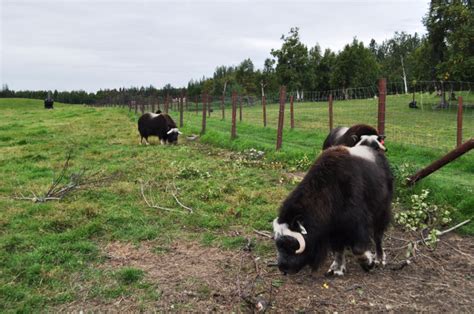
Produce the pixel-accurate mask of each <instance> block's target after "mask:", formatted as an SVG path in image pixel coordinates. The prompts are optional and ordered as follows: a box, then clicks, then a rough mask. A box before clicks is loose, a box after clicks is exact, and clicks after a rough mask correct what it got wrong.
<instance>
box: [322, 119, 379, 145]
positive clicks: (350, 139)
mask: <svg viewBox="0 0 474 314" xmlns="http://www.w3.org/2000/svg"><path fill="white" fill-rule="evenodd" d="M362 135H378V136H379V141H381V142H382V144H383V139H384V138H385V136H383V135H379V133H378V132H377V130H376V129H374V128H373V127H371V126H370V125H366V124H356V125H353V126H351V127H350V128H348V127H337V128H334V129H332V130H331V132H329V135H328V136H327V137H326V140H324V143H323V150H324V149H326V148H329V147H331V146H337V145H344V146H348V147H353V146H355V145H356V144H357V143H358V142H359V141H360V138H361V136H362Z"/></svg>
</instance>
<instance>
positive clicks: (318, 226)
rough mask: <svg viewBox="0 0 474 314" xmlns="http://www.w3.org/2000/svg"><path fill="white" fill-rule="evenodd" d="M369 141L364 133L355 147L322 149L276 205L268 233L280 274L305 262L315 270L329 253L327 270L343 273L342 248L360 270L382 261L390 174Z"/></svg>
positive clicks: (391, 186)
mask: <svg viewBox="0 0 474 314" xmlns="http://www.w3.org/2000/svg"><path fill="white" fill-rule="evenodd" d="M374 141H377V136H376V135H373V136H364V138H363V139H362V140H361V141H360V142H359V143H357V146H355V147H346V146H336V147H331V148H328V149H327V150H325V151H323V152H322V154H321V155H320V156H319V158H318V159H317V160H316V161H315V162H314V164H313V165H312V166H311V168H310V169H309V171H308V173H307V174H306V176H305V177H304V179H303V180H302V181H301V183H300V184H299V185H298V186H297V187H296V188H295V189H294V190H293V192H291V194H290V195H289V196H288V197H287V198H286V200H285V201H284V202H283V204H282V205H281V206H280V209H279V215H278V217H277V218H276V219H275V220H274V221H273V231H274V234H275V241H276V247H277V250H278V267H279V269H280V270H281V271H282V272H284V273H296V272H298V271H299V270H301V269H302V268H303V267H304V266H306V265H309V266H311V267H312V268H313V269H314V270H316V269H317V268H318V267H319V266H320V264H321V263H322V262H323V261H324V259H325V258H326V256H327V254H328V251H332V252H334V254H335V260H334V262H333V263H332V265H331V267H330V269H329V271H328V274H329V275H343V274H344V272H345V269H346V266H345V258H344V249H345V248H350V249H351V250H352V252H353V253H354V255H355V256H356V258H357V260H358V262H359V264H360V265H361V266H362V268H363V269H364V270H367V271H368V270H370V269H371V268H373V267H374V265H375V264H377V263H380V262H382V264H385V255H384V252H383V249H382V238H383V234H384V232H385V229H386V228H387V226H388V224H389V222H390V219H391V207H390V206H391V200H392V193H393V177H392V173H391V171H390V168H389V164H388V161H387V159H386V158H385V155H384V153H383V152H382V151H381V150H376V149H373V148H372V146H379V145H380V146H382V145H381V144H380V143H373V142H374ZM377 142H378V141H377ZM372 240H374V241H375V252H376V255H375V259H374V258H373V255H372V253H371V251H370V248H371V243H372Z"/></svg>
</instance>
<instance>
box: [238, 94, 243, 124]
mask: <svg viewBox="0 0 474 314" xmlns="http://www.w3.org/2000/svg"><path fill="white" fill-rule="evenodd" d="M237 99H238V101H239V121H240V122H242V96H240V95H238V96H237Z"/></svg>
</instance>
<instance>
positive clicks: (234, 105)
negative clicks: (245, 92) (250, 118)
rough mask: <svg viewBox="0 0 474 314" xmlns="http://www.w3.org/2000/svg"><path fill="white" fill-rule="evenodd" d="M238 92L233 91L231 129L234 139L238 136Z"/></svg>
mask: <svg viewBox="0 0 474 314" xmlns="http://www.w3.org/2000/svg"><path fill="white" fill-rule="evenodd" d="M236 120H237V93H236V92H235V91H233V92H232V128H231V131H230V138H231V139H234V138H236V137H237V132H236V123H237V121H236Z"/></svg>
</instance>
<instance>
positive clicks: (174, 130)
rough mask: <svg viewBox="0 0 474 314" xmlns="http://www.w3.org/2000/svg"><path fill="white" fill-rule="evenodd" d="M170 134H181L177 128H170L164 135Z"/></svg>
mask: <svg viewBox="0 0 474 314" xmlns="http://www.w3.org/2000/svg"><path fill="white" fill-rule="evenodd" d="M171 133H178V134H183V133H181V132H180V131H179V130H178V128H172V129H170V130H169V131H168V132H167V133H166V134H171Z"/></svg>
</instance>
